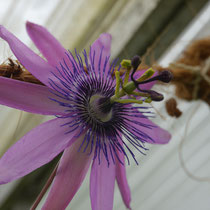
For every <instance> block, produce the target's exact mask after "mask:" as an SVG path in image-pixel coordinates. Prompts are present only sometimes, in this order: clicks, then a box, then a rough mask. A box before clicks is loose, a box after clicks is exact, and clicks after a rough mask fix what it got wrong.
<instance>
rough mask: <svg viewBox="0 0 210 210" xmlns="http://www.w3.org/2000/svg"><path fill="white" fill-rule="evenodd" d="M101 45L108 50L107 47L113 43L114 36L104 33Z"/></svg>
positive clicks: (100, 41) (100, 39)
mask: <svg viewBox="0 0 210 210" xmlns="http://www.w3.org/2000/svg"><path fill="white" fill-rule="evenodd" d="M98 40H99V44H100V45H101V46H103V47H105V48H106V46H110V44H111V41H112V36H111V34H109V33H103V34H101V35H100V37H99V39H98Z"/></svg>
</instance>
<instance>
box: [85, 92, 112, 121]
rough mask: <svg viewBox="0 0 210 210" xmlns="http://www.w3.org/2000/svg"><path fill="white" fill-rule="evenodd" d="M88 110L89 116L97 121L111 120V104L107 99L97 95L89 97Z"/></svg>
mask: <svg viewBox="0 0 210 210" xmlns="http://www.w3.org/2000/svg"><path fill="white" fill-rule="evenodd" d="M88 108H89V114H90V116H91V117H92V118H94V119H95V120H97V121H101V122H108V121H109V120H111V118H112V104H111V103H110V99H109V98H107V97H104V96H101V95H97V94H96V95H93V96H91V98H90V103H89V107H88Z"/></svg>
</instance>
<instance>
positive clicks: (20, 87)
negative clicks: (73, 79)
mask: <svg viewBox="0 0 210 210" xmlns="http://www.w3.org/2000/svg"><path fill="white" fill-rule="evenodd" d="M49 97H52V98H56V97H55V96H54V95H52V94H51V93H50V92H49V88H48V87H46V86H42V85H36V84H32V83H27V82H21V81H18V80H14V79H9V78H5V77H0V104H3V105H6V106H9V107H12V108H16V109H20V110H23V111H26V112H31V113H36V114H43V115H59V114H64V108H63V107H62V106H59V105H58V103H56V102H54V101H52V100H50V99H49Z"/></svg>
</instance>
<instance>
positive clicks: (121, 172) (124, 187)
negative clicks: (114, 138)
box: [116, 140, 131, 209]
mask: <svg viewBox="0 0 210 210" xmlns="http://www.w3.org/2000/svg"><path fill="white" fill-rule="evenodd" d="M119 142H120V143H121V145H122V141H121V140H119ZM122 146H123V145H122ZM117 154H118V157H119V159H120V160H121V162H122V163H123V164H124V165H123V164H122V163H120V162H119V161H116V180H117V184H118V186H119V189H120V193H121V195H122V199H123V201H124V203H125V206H126V207H127V208H128V209H130V202H131V192H130V188H129V185H128V181H127V177H126V168H125V156H124V154H123V152H119V150H117Z"/></svg>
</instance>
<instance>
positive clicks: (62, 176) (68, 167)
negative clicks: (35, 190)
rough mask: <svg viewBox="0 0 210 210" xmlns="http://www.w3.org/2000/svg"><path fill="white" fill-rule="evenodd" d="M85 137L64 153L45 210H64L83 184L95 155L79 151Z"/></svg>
mask: <svg viewBox="0 0 210 210" xmlns="http://www.w3.org/2000/svg"><path fill="white" fill-rule="evenodd" d="M83 137H84V136H81V137H80V138H79V139H77V140H76V142H75V143H74V144H73V145H72V146H71V147H69V148H67V149H66V150H65V151H64V154H63V156H62V158H61V161H60V164H59V166H58V170H57V174H56V176H55V179H54V181H53V185H52V188H51V190H50V192H49V195H48V197H47V200H46V202H45V204H44V206H43V208H42V209H43V210H48V209H59V210H64V209H65V208H66V207H67V205H68V204H69V202H70V201H71V200H72V198H73V197H74V195H75V194H76V192H77V190H78V189H79V187H80V185H81V184H82V181H83V180H84V178H85V175H86V173H87V171H88V168H89V166H90V162H91V160H92V158H93V153H92V154H91V155H89V154H87V153H83V152H81V151H80V152H79V151H78V149H79V147H80V145H81V143H82V140H83Z"/></svg>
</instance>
